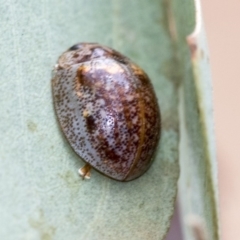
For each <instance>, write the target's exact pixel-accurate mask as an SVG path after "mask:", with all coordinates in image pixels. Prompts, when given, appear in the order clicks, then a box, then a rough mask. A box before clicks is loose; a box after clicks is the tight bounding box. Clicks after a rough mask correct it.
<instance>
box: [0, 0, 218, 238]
mask: <svg viewBox="0 0 240 240" xmlns="http://www.w3.org/2000/svg"><path fill="white" fill-rule="evenodd" d="M194 15H195V13H194V3H193V0H184V1H181V2H180V1H177V0H172V1H170V0H152V1H145V0H112V1H111V0H102V1H97V0H88V1H87V0H73V1H66V0H63V1H57V0H49V1H46V0H43V1H38V2H36V1H26V0H24V1H12V0H10V1H7V2H2V3H1V4H0V19H1V35H0V46H1V58H0V69H1V76H0V79H1V81H0V84H1V88H0V104H1V113H2V114H1V118H0V133H1V136H2V137H1V145H0V159H1V161H0V167H1V173H0V192H1V196H0V216H1V217H0V226H1V227H0V239H6V240H12V239H13V240H16V239H20V240H21V239H24V240H25V239H30V240H31V239H34V240H35V239H36V240H37V239H41V240H50V239H55V240H61V239H64V240H65V239H70V240H79V239H88V240H95V239H96V240H98V239H104V240H115V239H116V240H119V239H131V240H134V239H136V240H141V239H142V240H146V239H164V236H165V235H166V233H167V230H168V228H169V224H170V219H171V216H172V214H173V209H174V202H175V199H176V194H177V181H178V177H179V163H178V160H179V150H178V147H179V117H178V115H179V114H178V105H179V97H178V93H179V89H180V88H181V86H182V84H184V86H185V85H186V86H188V85H189V86H190V87H191V85H192V84H193V83H192V82H191V80H192V79H193V78H192V76H193V74H192V72H191V71H190V70H191V69H192V67H191V62H190V60H191V56H190V51H189V49H188V47H187V43H186V41H185V37H186V36H187V35H188V34H189V33H190V32H191V30H192V29H193V26H194V21H195V20H194V19H195V17H194ZM77 42H98V43H101V44H104V45H107V46H110V47H113V48H115V49H116V50H118V51H120V52H121V53H123V54H124V55H126V56H128V57H130V58H131V59H132V60H133V61H135V62H136V63H137V64H138V65H140V66H141V67H142V68H143V69H144V70H145V71H146V72H147V73H148V75H149V77H150V79H151V80H152V82H153V84H154V87H155V91H156V93H157V96H158V100H159V105H160V107H161V114H162V136H161V143H160V145H159V149H158V152H157V155H156V159H155V161H154V163H153V165H152V167H151V168H150V169H149V170H148V171H147V173H145V174H144V175H143V176H142V177H140V178H139V179H136V180H134V181H132V182H127V183H122V182H117V181H114V180H111V179H109V178H107V177H105V176H103V175H101V174H99V173H98V172H96V171H93V172H92V177H91V179H90V180H86V181H82V179H81V178H80V177H79V175H78V173H77V170H78V168H80V167H82V166H83V164H84V162H83V161H82V160H80V159H79V157H78V156H76V154H75V153H74V152H73V150H72V149H71V147H70V146H69V144H68V143H67V141H66V140H65V138H64V137H63V135H62V133H61V131H60V128H59V126H58V123H57V120H56V116H55V114H54V109H53V102H52V101H53V100H52V94H51V70H52V69H53V66H54V65H55V63H56V60H57V58H58V56H59V55H60V54H61V53H62V52H63V51H65V50H66V49H67V48H69V47H70V46H72V45H73V44H75V43H77ZM203 70H205V69H204V68H203ZM185 79H188V80H189V81H190V82H187V80H185ZM188 98H190V99H188ZM186 99H188V100H187V101H192V99H195V95H194V96H187V95H186ZM194 101H195V100H194ZM206 101H210V100H208V99H206ZM186 114H188V113H186ZM189 114H190V113H189ZM194 116H195V115H194ZM191 125H193V126H194V127H196V129H197V131H200V133H199V134H200V135H201V134H202V130H203V129H202V128H201V123H199V122H198V121H197V122H196V125H195V122H194V120H192V121H191ZM201 136H202V135H201ZM194 139H195V138H194ZM204 139H205V138H204ZM199 141H200V142H201V144H202V143H203V141H202V140H201V139H200V140H199ZM206 151H207V150H206ZM197 154H200V155H201V152H200V153H197ZM200 155H197V156H200ZM201 156H202V155H201ZM199 159H200V158H199ZM203 164H205V163H203ZM205 167H206V166H204V167H203V168H202V169H203V170H202V171H204V169H205ZM208 173H209V174H211V173H210V172H208ZM208 177H209V178H210V179H211V176H210V175H208ZM196 184H197V183H196ZM181 186H182V187H183V188H184V184H182V185H181ZM201 186H202V185H199V188H201ZM211 186H212V185H211ZM211 189H212V188H211ZM201 191H204V189H201ZM199 196H200V195H199ZM200 197H202V195H201V196H200ZM201 199H202V198H199V199H198V202H199V201H201ZM211 206H212V205H211ZM211 206H210V208H211ZM203 207H204V206H203ZM211 209H212V208H211ZM205 210H206V209H204V211H205ZM212 211H214V209H212ZM211 220H212V218H209V219H208V220H207V223H210V224H211V226H212V227H213V228H214V226H213V225H214V224H213V222H211ZM214 239H216V238H214Z"/></svg>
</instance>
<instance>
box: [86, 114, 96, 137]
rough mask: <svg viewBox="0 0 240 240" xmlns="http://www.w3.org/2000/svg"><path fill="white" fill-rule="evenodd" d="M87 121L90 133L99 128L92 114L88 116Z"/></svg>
mask: <svg viewBox="0 0 240 240" xmlns="http://www.w3.org/2000/svg"><path fill="white" fill-rule="evenodd" d="M86 123H87V129H88V131H89V132H90V133H92V132H93V131H94V130H95V129H96V128H97V126H96V124H95V120H94V118H93V116H91V115H90V116H87V117H86Z"/></svg>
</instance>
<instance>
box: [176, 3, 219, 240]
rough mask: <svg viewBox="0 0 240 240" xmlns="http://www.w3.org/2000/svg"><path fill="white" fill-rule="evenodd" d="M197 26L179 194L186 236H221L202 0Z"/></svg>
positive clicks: (187, 83) (184, 93)
mask: <svg viewBox="0 0 240 240" xmlns="http://www.w3.org/2000/svg"><path fill="white" fill-rule="evenodd" d="M195 2H196V26H195V30H194V31H193V33H192V34H190V35H189V36H188V37H187V38H186V40H187V42H188V46H189V49H190V51H191V65H190V68H189V71H188V73H187V71H186V72H185V73H186V75H185V78H184V81H183V84H182V86H181V90H180V123H181V130H180V134H181V142H180V167H181V177H180V181H179V196H180V203H181V210H182V211H181V215H182V223H183V224H182V226H183V232H184V239H186V240H207V239H209V240H210V239H211V240H218V239H219V229H218V205H217V199H218V191H217V166H216V156H215V145H214V143H215V141H214V131H213V111H212V98H211V96H212V86H211V76H210V69H209V57H208V49H207V45H206V37H205V32H204V29H203V22H202V16H201V6H200V1H199V0H195Z"/></svg>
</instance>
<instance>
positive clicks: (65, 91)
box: [53, 43, 160, 181]
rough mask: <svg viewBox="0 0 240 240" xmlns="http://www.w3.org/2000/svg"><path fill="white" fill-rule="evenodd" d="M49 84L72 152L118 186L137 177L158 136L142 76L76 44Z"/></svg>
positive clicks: (122, 60)
mask: <svg viewBox="0 0 240 240" xmlns="http://www.w3.org/2000/svg"><path fill="white" fill-rule="evenodd" d="M58 65H61V66H62V68H61V69H58V70H56V73H55V76H54V79H53V95H54V104H55V109H56V113H57V116H58V120H59V122H60V126H61V128H62V130H63V132H64V134H65V136H66V138H67V140H68V141H69V143H70V145H71V146H72V148H73V149H74V151H75V152H76V153H77V154H78V155H79V156H80V157H81V158H82V159H83V160H85V161H86V162H87V163H88V164H90V165H91V166H92V167H94V168H95V169H97V170H98V171H100V172H101V173H103V174H105V175H107V176H109V177H111V178H114V179H116V180H120V181H129V180H132V179H135V178H137V177H139V176H140V175H142V174H143V173H144V172H145V171H146V170H147V169H148V168H149V166H150V164H151V162H152V158H153V154H154V152H155V149H156V147H157V144H158V141H159V137H160V113H159V108H158V103H157V98H156V95H155V93H154V90H153V87H152V85H151V82H150V80H149V78H148V76H147V74H146V73H144V71H143V70H142V69H141V68H139V67H138V66H137V65H135V64H134V63H132V62H131V61H130V60H129V59H128V58H127V57H125V56H123V55H122V54H120V53H119V52H117V51H115V50H113V49H111V48H108V47H105V46H101V45H98V44H95V43H94V44H87V43H83V44H77V45H75V46H74V47H72V48H70V49H69V50H68V51H67V52H65V53H63V54H62V55H61V56H60V58H59V60H58Z"/></svg>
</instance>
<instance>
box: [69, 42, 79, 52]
mask: <svg viewBox="0 0 240 240" xmlns="http://www.w3.org/2000/svg"><path fill="white" fill-rule="evenodd" d="M81 47H82V44H81V43H77V44H75V45H73V46H72V47H70V48H69V49H68V51H75V50H78V49H80V48H81Z"/></svg>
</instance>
